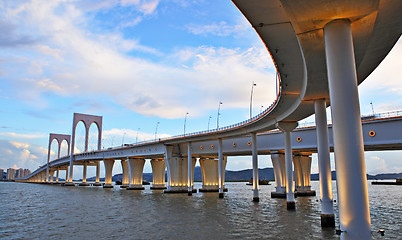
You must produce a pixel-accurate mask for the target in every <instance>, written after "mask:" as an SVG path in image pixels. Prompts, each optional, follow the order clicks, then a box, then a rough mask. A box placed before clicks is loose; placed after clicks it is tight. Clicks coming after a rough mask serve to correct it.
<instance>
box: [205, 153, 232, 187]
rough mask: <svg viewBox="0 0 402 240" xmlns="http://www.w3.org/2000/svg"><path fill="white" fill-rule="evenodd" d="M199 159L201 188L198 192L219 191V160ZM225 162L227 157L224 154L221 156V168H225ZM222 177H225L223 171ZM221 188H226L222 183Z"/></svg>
mask: <svg viewBox="0 0 402 240" xmlns="http://www.w3.org/2000/svg"><path fill="white" fill-rule="evenodd" d="M199 161H200V167H201V175H202V188H201V189H200V192H219V160H216V159H213V158H200V160H199ZM226 163H227V157H226V156H225V157H224V158H223V169H225V168H226ZM222 179H225V172H223V177H222ZM223 184H225V182H223ZM223 190H224V191H226V190H227V189H225V185H223Z"/></svg>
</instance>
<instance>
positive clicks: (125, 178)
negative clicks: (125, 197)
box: [120, 158, 130, 188]
mask: <svg viewBox="0 0 402 240" xmlns="http://www.w3.org/2000/svg"><path fill="white" fill-rule="evenodd" d="M127 160H128V158H127ZM127 160H125V159H121V162H120V163H121V169H122V172H123V175H122V177H121V185H120V187H121V188H128V186H129V184H130V170H129V168H128V162H127Z"/></svg>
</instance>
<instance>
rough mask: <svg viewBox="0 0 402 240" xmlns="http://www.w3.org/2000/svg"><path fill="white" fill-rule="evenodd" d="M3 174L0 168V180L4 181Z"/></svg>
mask: <svg viewBox="0 0 402 240" xmlns="http://www.w3.org/2000/svg"><path fill="white" fill-rule="evenodd" d="M4 175H5V172H4V170H3V169H2V168H0V180H4V179H5V176H4Z"/></svg>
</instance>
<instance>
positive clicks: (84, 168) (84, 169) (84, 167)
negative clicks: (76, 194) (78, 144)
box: [79, 161, 89, 187]
mask: <svg viewBox="0 0 402 240" xmlns="http://www.w3.org/2000/svg"><path fill="white" fill-rule="evenodd" d="M87 168H88V161H84V164H83V165H82V182H81V183H80V184H79V186H84V187H85V186H89V184H88V183H87Z"/></svg>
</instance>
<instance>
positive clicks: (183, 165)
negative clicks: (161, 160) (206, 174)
mask: <svg viewBox="0 0 402 240" xmlns="http://www.w3.org/2000/svg"><path fill="white" fill-rule="evenodd" d="M165 161H166V167H167V176H168V182H167V189H166V190H164V193H188V167H189V166H188V163H189V161H188V159H185V158H182V157H181V156H180V154H178V153H175V152H173V146H166V151H165ZM195 163H196V159H195V158H193V157H192V158H191V172H194V168H195ZM191 182H194V174H193V176H191ZM191 189H192V191H193V192H194V190H195V191H197V190H196V189H193V185H192V186H191Z"/></svg>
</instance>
